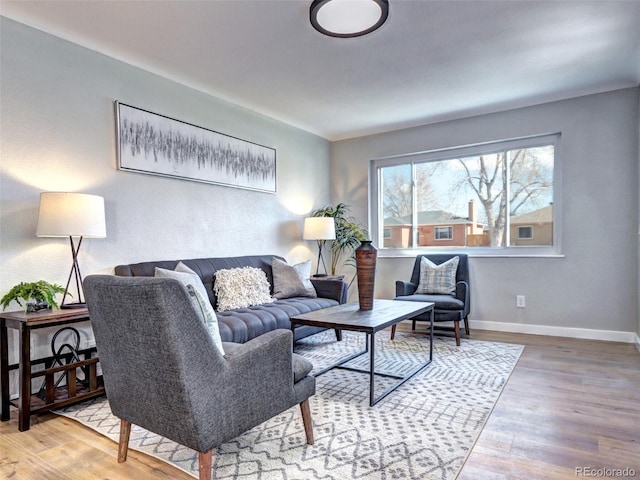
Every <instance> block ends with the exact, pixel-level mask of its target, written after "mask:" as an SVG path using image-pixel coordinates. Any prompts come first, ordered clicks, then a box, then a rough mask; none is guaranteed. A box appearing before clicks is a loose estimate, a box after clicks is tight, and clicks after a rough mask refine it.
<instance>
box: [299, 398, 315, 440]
mask: <svg viewBox="0 0 640 480" xmlns="http://www.w3.org/2000/svg"><path fill="white" fill-rule="evenodd" d="M300 411H301V412H302V423H303V425H304V433H305V434H306V436H307V443H308V444H309V445H313V422H312V421H311V408H310V407H309V399H308V398H307V399H306V400H305V401H304V402H302V403H301V404H300Z"/></svg>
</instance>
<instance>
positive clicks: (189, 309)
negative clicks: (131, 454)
mask: <svg viewBox="0 0 640 480" xmlns="http://www.w3.org/2000/svg"><path fill="white" fill-rule="evenodd" d="M84 289H85V292H86V301H87V305H88V308H89V314H90V317H91V323H92V326H93V331H94V334H95V339H96V346H97V349H98V354H99V356H100V364H101V366H102V372H103V378H104V384H105V388H106V393H107V398H108V400H109V404H110V406H111V410H112V412H113V414H114V415H115V416H117V417H118V418H120V420H121V429H120V443H119V451H118V461H119V462H124V461H125V460H126V457H127V448H128V442H129V434H130V429H131V424H135V425H139V426H141V427H143V428H145V429H147V430H150V431H152V432H154V433H157V434H159V435H162V436H164V437H166V438H169V439H171V440H173V441H175V442H177V443H180V444H182V445H185V446H187V447H189V448H191V449H193V450H195V451H197V452H198V460H199V475H200V476H199V478H200V479H201V480H205V479H206V480H208V479H210V478H211V475H212V471H211V468H212V451H213V449H214V448H216V447H217V446H219V445H221V444H222V443H224V442H226V441H229V440H231V439H232V438H234V437H236V436H238V435H240V434H241V433H243V432H245V431H247V430H249V429H251V428H253V427H255V426H256V425H259V424H260V423H262V422H264V421H266V420H268V419H270V418H271V417H273V416H275V415H277V414H279V413H281V412H283V411H285V410H287V409H289V408H291V407H292V406H295V405H298V404H299V405H300V408H301V413H302V420H303V423H304V429H305V434H306V440H307V443H308V444H313V428H312V423H311V413H310V409H309V397H310V396H311V395H313V394H314V393H315V378H314V377H311V376H309V375H308V373H309V372H310V371H311V368H312V365H311V363H310V362H309V361H307V360H306V359H304V358H302V357H300V356H298V355H296V354H293V353H292V350H293V349H292V347H293V339H292V334H291V332H290V331H288V330H283V329H282V330H274V331H271V332H269V333H267V334H264V335H261V336H259V337H257V338H255V339H253V340H251V341H249V342H247V343H244V344H234V343H222V347H223V349H224V354H223V352H222V351H221V350H220V349H219V347H217V346H216V345H215V344H214V342H213V341H212V338H211V335H210V332H209V330H208V329H207V328H206V326H205V323H203V318H202V316H201V315H199V312H198V311H197V307H196V306H195V305H194V303H193V300H192V298H191V297H190V293H189V289H188V287H185V286H184V285H183V284H181V283H180V282H179V281H178V280H175V279H170V278H154V277H115V276H108V275H92V276H89V277H87V278H86V279H85V281H84Z"/></svg>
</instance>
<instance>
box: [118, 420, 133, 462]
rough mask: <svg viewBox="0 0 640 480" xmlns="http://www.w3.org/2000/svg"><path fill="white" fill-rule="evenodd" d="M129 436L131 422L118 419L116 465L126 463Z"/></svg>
mask: <svg viewBox="0 0 640 480" xmlns="http://www.w3.org/2000/svg"><path fill="white" fill-rule="evenodd" d="M130 435H131V422H128V421H126V420H124V419H122V418H121V419H120V442H119V443H118V463H123V462H126V461H127V451H128V450H129V436H130Z"/></svg>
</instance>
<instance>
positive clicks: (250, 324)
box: [216, 297, 339, 343]
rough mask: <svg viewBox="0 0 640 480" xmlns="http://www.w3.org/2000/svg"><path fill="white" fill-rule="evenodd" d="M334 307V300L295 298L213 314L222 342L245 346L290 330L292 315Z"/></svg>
mask: <svg viewBox="0 0 640 480" xmlns="http://www.w3.org/2000/svg"><path fill="white" fill-rule="evenodd" d="M338 304H339V303H338V302H337V301H336V300H332V299H329V298H310V297H295V298H286V299H283V300H278V301H276V302H274V303H266V304H263V305H255V306H253V307H249V308H239V309H236V310H227V311H224V312H217V313H216V315H217V317H218V325H219V328H220V336H221V338H222V341H223V342H236V343H245V342H248V341H249V340H251V339H252V338H255V337H257V336H259V335H263V334H265V333H267V332H270V331H271V330H275V329H276V328H286V329H288V330H289V329H291V321H290V320H289V319H290V318H291V317H293V316H295V315H299V314H301V313H308V312H313V311H316V310H320V309H322V308H328V307H333V306H335V305H338ZM298 328H302V327H298ZM297 330H298V329H296V331H297Z"/></svg>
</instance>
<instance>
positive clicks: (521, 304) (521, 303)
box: [516, 295, 526, 308]
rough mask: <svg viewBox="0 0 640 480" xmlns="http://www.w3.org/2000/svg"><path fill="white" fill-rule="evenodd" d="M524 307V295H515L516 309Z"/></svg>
mask: <svg viewBox="0 0 640 480" xmlns="http://www.w3.org/2000/svg"><path fill="white" fill-rule="evenodd" d="M525 306H526V303H525V301H524V295H516V307H518V308H525Z"/></svg>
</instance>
